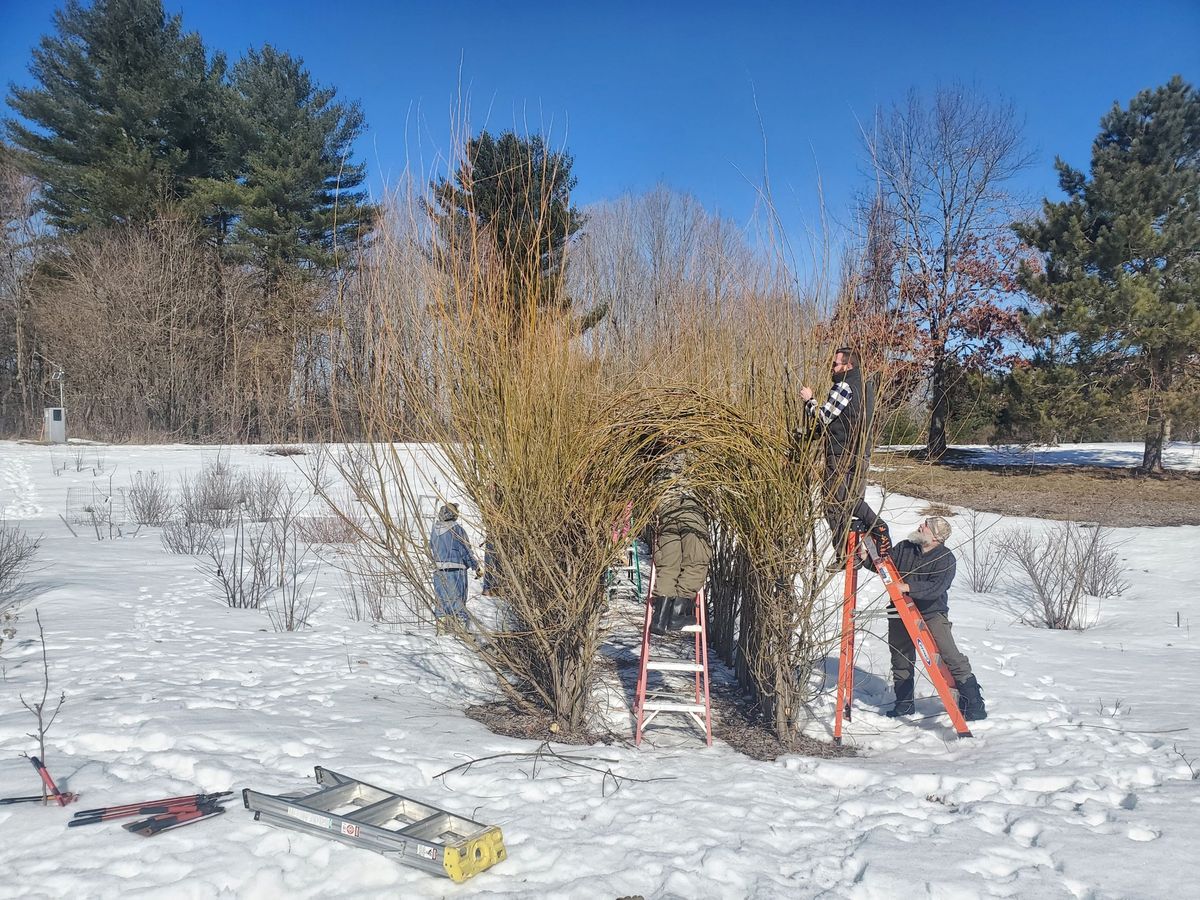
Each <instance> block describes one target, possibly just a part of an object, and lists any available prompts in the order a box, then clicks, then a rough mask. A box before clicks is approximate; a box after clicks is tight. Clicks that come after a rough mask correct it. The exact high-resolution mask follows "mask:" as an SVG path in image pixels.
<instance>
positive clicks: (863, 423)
mask: <svg viewBox="0 0 1200 900" xmlns="http://www.w3.org/2000/svg"><path fill="white" fill-rule="evenodd" d="M829 374H830V378H831V379H832V380H833V386H832V387H831V388H830V389H829V394H828V396H827V397H826V398H825V402H824V403H822V404H820V405H818V404H817V398H816V396H815V395H814V394H813V390H812V388H810V387H808V386H807V385H805V386H804V387H802V388H800V399H801V400H803V401H804V413H805V417H806V418H807V419H808V420H809V421H810V422H811V423H812V424H813V425H815V426H816V427H817V428H818V429H819V430H820V431H821V432H822V433H823V435H824V437H825V477H824V479H823V485H822V486H823V496H824V500H825V521H826V522H828V523H829V533H830V537H831V539H832V541H833V548H834V554H835V555H834V561H833V562H832V563H831V564H830V569H831V570H835V569H840V568H842V567H844V566H845V564H846V533H847V531H848V529H849V527H850V522H851V519H858V520H859V521H860V522H861V523H862V525H863V527H864V528H867V529H870V531H871V533H872V535H873V536H874V537H875V541H876V543H877V544H878V545H879V549H880V551H881V552H884V553H886V552H887V551H888V549H889V548H890V544H891V542H890V540H889V539H888V532H887V526H886V525H885V524H884V523H883V520H882V519H880V518H879V516H877V515H876V514H875V510H873V509H871V507H870V506H868V505H867V503H866V501H865V500H864V499H863V492H864V490H865V487H866V471H867V465H868V462H869V460H870V456H871V446H870V441H869V440H868V439H867V430H868V425H869V423H870V419H871V415H872V414H873V409H872V408H871V407H872V406H873V402H871V401H870V400H869V399H868V398H867V396H866V394H865V393H864V391H863V382H862V374H861V373H860V372H859V369H858V353H857V352H855V351H854V350H851V349H850V348H849V347H839V348H838V349H837V350H836V351H835V352H834V354H833V366H832V368H831V370H830V373H829Z"/></svg>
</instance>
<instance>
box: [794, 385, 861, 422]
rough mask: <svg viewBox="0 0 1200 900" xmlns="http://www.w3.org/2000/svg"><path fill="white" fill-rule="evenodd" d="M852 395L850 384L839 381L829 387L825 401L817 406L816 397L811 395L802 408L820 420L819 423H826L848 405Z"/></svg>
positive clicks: (843, 410)
mask: <svg viewBox="0 0 1200 900" xmlns="http://www.w3.org/2000/svg"><path fill="white" fill-rule="evenodd" d="M853 396H854V390H853V389H852V388H851V387H850V384H849V383H848V382H845V381H839V382H838V383H837V384H835V385H834V386H833V387H831V388H830V389H829V396H828V397H826V398H825V402H824V403H822V404H821V405H820V406H817V398H816V397H813V398H812V399H811V400H809V401H808V402H807V403H805V404H804V408H805V409H806V410H807V411H808V414H809V415H810V416H816V417H817V418H818V419H820V420H821V424H823V425H828V424H829V423H830V422H832V421H833V420H834V419H836V418H837V417H838V416H840V415H841V414H842V413H843V412H845V410H846V407H847V406H849V405H850V398H851V397H853Z"/></svg>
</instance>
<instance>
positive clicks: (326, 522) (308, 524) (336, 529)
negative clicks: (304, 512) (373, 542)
mask: <svg viewBox="0 0 1200 900" xmlns="http://www.w3.org/2000/svg"><path fill="white" fill-rule="evenodd" d="M296 530H297V531H298V532H299V534H300V537H301V539H302V540H304V541H306V542H307V543H309V544H356V543H358V541H359V540H361V539H362V535H361V533H360V529H359V528H357V527H355V525H354V523H353V522H348V521H346V520H345V519H343V518H342V517H341V516H303V517H301V518H299V519H297V520H296Z"/></svg>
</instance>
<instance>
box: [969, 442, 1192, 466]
mask: <svg viewBox="0 0 1200 900" xmlns="http://www.w3.org/2000/svg"><path fill="white" fill-rule="evenodd" d="M956 449H962V450H971V451H973V453H972V456H971V461H972V462H977V463H986V464H990V465H1027V466H1028V465H1039V466H1121V467H1126V468H1128V467H1133V466H1140V465H1141V464H1142V450H1143V446H1142V445H1141V444H1062V445H1059V446H1055V447H1048V446H1042V445H1036V444H1035V445H1032V446H1028V447H1023V446H1019V445H1016V444H1011V445H1003V446H998V447H990V446H988V445H987V444H968V445H964V446H962V447H961V448H956ZM1163 465H1164V466H1166V467H1167V468H1168V469H1190V470H1192V471H1196V470H1197V469H1200V444H1190V443H1186V442H1183V441H1175V442H1173V443H1169V444H1167V445H1166V446H1165V447H1163Z"/></svg>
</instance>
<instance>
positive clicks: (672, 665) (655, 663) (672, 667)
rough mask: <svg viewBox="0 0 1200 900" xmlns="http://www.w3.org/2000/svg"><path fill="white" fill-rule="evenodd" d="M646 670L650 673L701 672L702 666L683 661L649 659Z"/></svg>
mask: <svg viewBox="0 0 1200 900" xmlns="http://www.w3.org/2000/svg"><path fill="white" fill-rule="evenodd" d="M646 668H647V669H649V670H650V671H652V672H703V671H704V666H702V665H700V663H694V662H684V661H683V660H674V659H650V660H647V661H646Z"/></svg>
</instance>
